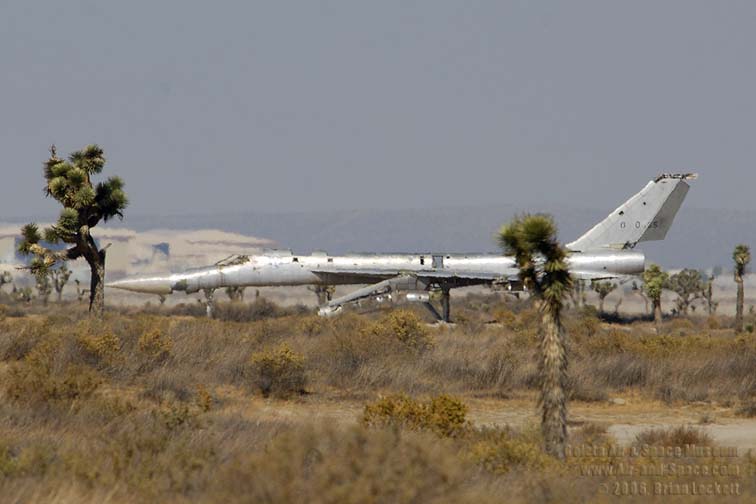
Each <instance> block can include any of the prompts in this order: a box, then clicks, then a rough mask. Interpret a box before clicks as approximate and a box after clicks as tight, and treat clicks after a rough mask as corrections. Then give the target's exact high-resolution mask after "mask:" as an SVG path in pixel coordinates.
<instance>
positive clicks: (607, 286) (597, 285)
mask: <svg viewBox="0 0 756 504" xmlns="http://www.w3.org/2000/svg"><path fill="white" fill-rule="evenodd" d="M616 288H617V284H615V283H613V282H597V281H595V280H594V281H593V282H591V289H593V292H595V293H596V294H598V297H599V313H604V300H605V299H606V296H608V295H609V294H611V293H612V292H613V291H614V289H616Z"/></svg>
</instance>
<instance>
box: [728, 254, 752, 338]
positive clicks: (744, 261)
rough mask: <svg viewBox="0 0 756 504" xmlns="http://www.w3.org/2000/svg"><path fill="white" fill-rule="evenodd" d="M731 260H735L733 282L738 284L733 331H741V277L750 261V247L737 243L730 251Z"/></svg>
mask: <svg viewBox="0 0 756 504" xmlns="http://www.w3.org/2000/svg"><path fill="white" fill-rule="evenodd" d="M732 260H733V261H735V283H737V284H738V297H737V303H736V305H735V332H736V333H741V332H743V302H744V298H745V293H744V292H743V277H745V273H746V268H747V267H748V263H750V262H751V249H750V248H749V247H748V245H742V244H741V245H738V246H737V247H735V250H734V251H733V253H732Z"/></svg>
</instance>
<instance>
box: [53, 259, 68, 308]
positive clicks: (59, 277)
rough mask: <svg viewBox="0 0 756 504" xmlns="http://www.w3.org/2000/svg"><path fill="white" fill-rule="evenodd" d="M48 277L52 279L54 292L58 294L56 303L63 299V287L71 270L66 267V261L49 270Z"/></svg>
mask: <svg viewBox="0 0 756 504" xmlns="http://www.w3.org/2000/svg"><path fill="white" fill-rule="evenodd" d="M50 278H51V279H52V286H53V288H54V289H55V293H56V294H57V296H58V303H60V301H61V299H63V288H64V287H65V286H66V284H67V283H68V280H69V279H70V278H71V270H70V269H68V266H67V265H66V263H63V264H61V265H60V268H54V269H51V270H50Z"/></svg>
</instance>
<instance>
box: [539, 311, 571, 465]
mask: <svg viewBox="0 0 756 504" xmlns="http://www.w3.org/2000/svg"><path fill="white" fill-rule="evenodd" d="M540 375H541V376H540V377H541V400H540V403H541V415H542V416H541V432H542V433H543V439H544V444H545V448H546V453H548V454H550V455H552V456H554V457H556V458H558V459H559V460H564V457H565V444H566V442H567V403H566V397H565V385H566V382H567V353H566V349H565V341H564V331H563V329H562V323H561V320H560V317H559V313H558V311H556V312H554V311H552V310H549V309H548V308H547V309H545V310H544V314H543V335H542V338H541V362H540Z"/></svg>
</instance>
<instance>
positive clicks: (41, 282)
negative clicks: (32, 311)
mask: <svg viewBox="0 0 756 504" xmlns="http://www.w3.org/2000/svg"><path fill="white" fill-rule="evenodd" d="M34 279H35V280H36V281H37V283H36V285H35V287H36V288H37V297H38V298H39V299H41V300H42V304H43V305H45V306H47V303H48V301H50V294H52V283H50V272H49V271H43V270H39V271H38V272H37V273H36V274H35V275H34Z"/></svg>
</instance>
